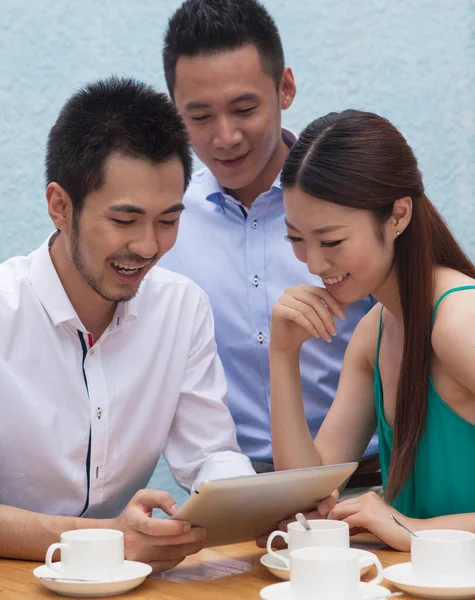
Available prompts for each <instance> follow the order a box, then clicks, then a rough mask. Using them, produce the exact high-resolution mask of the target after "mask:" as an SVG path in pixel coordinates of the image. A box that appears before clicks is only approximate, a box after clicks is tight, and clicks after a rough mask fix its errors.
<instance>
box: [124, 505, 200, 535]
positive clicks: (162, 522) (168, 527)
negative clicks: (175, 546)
mask: <svg viewBox="0 0 475 600" xmlns="http://www.w3.org/2000/svg"><path fill="white" fill-rule="evenodd" d="M128 518H129V519H130V520H129V522H128V525H129V526H130V527H131V528H132V529H134V530H135V531H138V532H140V533H144V534H145V535H150V536H154V537H162V536H180V535H184V534H186V533H189V532H190V531H191V525H190V523H188V521H179V520H174V519H154V518H152V517H148V516H147V515H145V514H144V513H142V512H140V511H136V512H133V513H132V512H130V513H129V516H128Z"/></svg>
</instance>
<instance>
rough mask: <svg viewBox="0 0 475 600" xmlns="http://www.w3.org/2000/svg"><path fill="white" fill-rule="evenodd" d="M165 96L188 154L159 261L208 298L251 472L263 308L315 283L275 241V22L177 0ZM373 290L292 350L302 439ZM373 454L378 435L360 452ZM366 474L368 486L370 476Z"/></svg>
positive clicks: (252, 8)
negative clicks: (175, 228)
mask: <svg viewBox="0 0 475 600" xmlns="http://www.w3.org/2000/svg"><path fill="white" fill-rule="evenodd" d="M163 58H164V68H165V76H166V79H167V85H168V88H169V92H170V95H171V96H172V98H173V99H174V101H175V103H176V105H177V107H178V109H179V111H180V113H181V114H182V116H183V117H184V119H185V122H186V125H187V128H188V132H189V134H190V137H191V141H192V144H193V147H194V150H195V152H196V154H197V156H198V157H199V158H200V159H201V161H202V162H203V163H204V164H205V165H206V166H205V168H203V169H202V170H200V171H198V172H197V173H195V175H194V177H193V179H192V182H191V184H190V186H189V188H188V191H187V193H186V195H185V198H184V204H185V206H186V210H185V211H184V214H183V215H182V217H181V222H180V227H179V234H178V240H177V242H176V244H175V247H174V248H173V249H172V250H171V251H170V252H169V253H168V254H167V255H166V256H164V257H163V258H162V261H161V265H162V266H164V267H166V268H168V269H171V270H174V271H178V272H179V273H182V274H185V275H187V276H188V277H190V278H191V279H193V280H194V281H195V282H196V283H198V284H199V285H200V286H201V287H202V288H203V289H204V290H205V291H206V292H207V294H208V295H209V297H210V300H211V304H212V308H213V312H214V316H215V326H216V339H217V344H218V350H219V354H220V357H221V359H222V362H223V364H224V368H225V371H226V375H227V380H228V405H229V408H230V410H231V413H232V415H233V418H234V420H235V423H236V426H237V434H238V441H239V443H240V445H241V448H242V450H243V452H244V453H245V454H247V455H248V456H249V457H250V458H251V459H252V460H253V464H254V466H255V468H256V470H258V471H265V470H270V469H272V447H271V436H270V389H269V386H270V377H269V361H268V345H269V324H270V313H271V311H272V308H273V306H274V304H275V303H276V302H277V300H278V298H279V297H280V296H281V294H282V293H283V291H284V289H285V288H286V287H287V286H297V285H299V284H302V283H303V284H308V285H313V286H315V285H317V286H322V285H323V283H322V281H321V279H320V278H318V277H316V276H314V275H312V274H310V273H309V271H308V270H307V267H306V265H305V264H303V263H301V262H299V261H298V260H297V259H296V258H295V256H294V254H293V251H292V247H291V245H290V244H289V243H288V242H287V241H286V240H285V234H286V230H285V225H284V208H283V200H282V188H281V185H280V171H281V169H282V166H283V164H284V161H285V158H286V156H287V153H288V151H289V148H290V147H291V146H292V144H293V143H294V142H295V140H296V137H295V135H294V134H292V133H291V132H290V131H287V130H285V129H282V128H281V111H282V110H285V109H286V108H288V107H289V106H290V105H291V104H292V101H293V99H294V96H295V83H294V79H293V74H292V71H291V70H290V69H289V68H286V67H284V56H283V51H282V46H281V41H280V37H279V34H278V31H277V28H276V26H275V23H274V21H273V20H272V18H271V17H270V15H269V14H268V12H267V11H266V9H265V8H264V7H263V6H262V5H261V4H260V3H258V2H257V1H256V0H242V1H240V2H235V1H234V0H187V1H186V2H184V4H183V5H182V6H181V7H180V8H179V9H178V10H177V11H176V12H175V13H174V15H173V16H172V18H171V19H170V22H169V26H168V30H167V34H166V37H165V46H164V54H163ZM372 304H373V301H372V299H371V298H366V299H365V300H363V301H360V302H357V303H355V304H353V305H350V306H347V307H346V308H345V315H346V319H345V320H343V321H338V322H337V323H336V325H337V331H338V335H337V336H335V337H334V338H333V339H332V341H331V343H327V342H326V341H324V340H322V339H312V340H310V341H309V342H307V343H306V344H304V346H303V348H302V353H301V375H302V385H303V395H304V403H305V412H306V415H307V420H308V424H309V427H310V430H311V432H312V435H315V434H316V432H317V430H318V428H319V427H320V425H321V423H322V421H323V419H324V417H325V415H326V414H327V412H328V409H329V407H330V405H331V403H332V400H333V397H334V395H335V390H336V387H337V384H338V378H339V374H340V370H341V364H342V359H343V354H344V352H345V349H346V346H347V343H348V341H349V339H350V337H351V334H352V332H353V329H354V327H355V326H356V324H357V323H358V321H359V320H360V319H361V318H362V317H363V316H364V315H365V314H366V313H367V312H368V311H369V309H370V308H371V306H372ZM376 450H377V445H376V439H374V440H373V442H372V444H371V445H370V448H369V449H368V452H375V451H376ZM371 483H372V482H368V484H371Z"/></svg>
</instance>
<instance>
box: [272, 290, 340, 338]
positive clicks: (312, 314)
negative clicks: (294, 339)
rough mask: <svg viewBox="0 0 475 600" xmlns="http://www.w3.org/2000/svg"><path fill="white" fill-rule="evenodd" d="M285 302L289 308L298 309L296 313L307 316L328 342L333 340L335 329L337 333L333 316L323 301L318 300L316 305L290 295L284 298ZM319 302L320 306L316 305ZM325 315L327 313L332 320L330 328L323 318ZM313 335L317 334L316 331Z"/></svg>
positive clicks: (320, 335) (319, 334)
mask: <svg viewBox="0 0 475 600" xmlns="http://www.w3.org/2000/svg"><path fill="white" fill-rule="evenodd" d="M284 302H285V303H286V306H287V307H288V308H290V309H293V310H294V311H296V313H298V314H300V315H302V316H303V317H305V319H306V320H307V321H308V322H309V323H311V325H312V327H313V329H314V330H315V332H316V333H317V334H318V336H319V337H321V338H323V339H324V340H325V341H327V342H329V341H331V335H332V332H333V331H334V332H335V333H336V329H335V325H334V323H333V317H332V316H331V315H330V313H329V312H328V310H327V309H326V308H325V306H324V305H323V304H322V303H321V302H319V301H318V300H316V301H315V303H314V304H315V305H314V304H310V303H308V302H305V301H304V300H302V299H301V298H296V297H288V298H286V299H285V300H284ZM318 304H320V306H316V305H318ZM319 311H320V312H319ZM320 313H321V314H320ZM324 315H327V316H328V319H327V321H328V320H329V321H330V322H331V325H329V328H328V329H327V325H326V324H325V322H324V320H323V319H324V318H325V316H324ZM313 335H315V333H314V334H313Z"/></svg>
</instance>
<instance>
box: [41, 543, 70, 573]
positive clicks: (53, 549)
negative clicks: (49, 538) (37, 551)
mask: <svg viewBox="0 0 475 600" xmlns="http://www.w3.org/2000/svg"><path fill="white" fill-rule="evenodd" d="M65 547H66V546H65V545H64V544H60V543H56V544H51V546H50V547H49V548H48V550H46V556H45V563H46V566H47V567H48V569H52V570H53V571H56V572H57V573H59V574H60V575H67V574H66V573H65V572H64V571H63V569H61V567H60V566H59V565H58V563H54V562H53V554H54V553H55V552H56V550H60V549H61V548H65Z"/></svg>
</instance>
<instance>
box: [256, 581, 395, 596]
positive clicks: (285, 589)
mask: <svg viewBox="0 0 475 600" xmlns="http://www.w3.org/2000/svg"><path fill="white" fill-rule="evenodd" d="M290 585H291V584H290V581H285V582H283V583H274V584H272V585H268V586H267V587H265V588H263V589H262V590H261V591H260V595H261V598H262V599H263V600H292V598H293V596H292V589H291V587H290ZM360 590H361V600H371V598H386V596H389V594H390V593H391V592H390V591H389V590H388V589H386V588H384V587H382V586H380V585H373V584H372V583H360ZM348 600H351V599H348Z"/></svg>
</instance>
